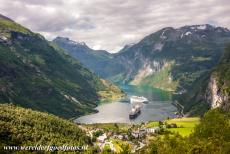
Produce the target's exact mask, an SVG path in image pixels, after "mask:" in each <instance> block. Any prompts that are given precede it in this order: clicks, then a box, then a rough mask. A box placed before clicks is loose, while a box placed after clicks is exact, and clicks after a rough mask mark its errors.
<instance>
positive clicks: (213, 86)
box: [205, 44, 230, 110]
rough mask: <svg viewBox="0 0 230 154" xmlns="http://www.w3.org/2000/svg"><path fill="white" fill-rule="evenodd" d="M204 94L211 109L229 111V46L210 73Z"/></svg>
mask: <svg viewBox="0 0 230 154" xmlns="http://www.w3.org/2000/svg"><path fill="white" fill-rule="evenodd" d="M205 92H206V95H205V96H206V97H205V100H206V102H208V103H209V105H210V107H211V108H216V107H221V108H223V109H224V110H229V109H230V44H229V45H228V46H227V48H226V50H225V53H224V55H223V58H222V59H221V62H220V64H219V65H218V66H217V67H216V68H215V69H214V71H213V72H212V74H211V77H210V79H209V84H208V86H207V89H206V91H205Z"/></svg>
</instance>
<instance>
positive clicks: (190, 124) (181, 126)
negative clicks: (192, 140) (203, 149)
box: [166, 117, 200, 136]
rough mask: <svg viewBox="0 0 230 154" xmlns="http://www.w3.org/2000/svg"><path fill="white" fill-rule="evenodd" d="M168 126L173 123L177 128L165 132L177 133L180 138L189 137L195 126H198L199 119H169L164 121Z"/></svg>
mask: <svg viewBox="0 0 230 154" xmlns="http://www.w3.org/2000/svg"><path fill="white" fill-rule="evenodd" d="M166 122H167V123H168V124H172V123H175V124H176V125H177V127H178V128H168V129H167V130H169V131H171V132H177V133H179V134H180V135H181V136H188V135H190V134H191V133H192V132H193V130H194V128H195V126H196V125H197V124H199V122H200V118H198V117H193V118H181V119H171V120H166Z"/></svg>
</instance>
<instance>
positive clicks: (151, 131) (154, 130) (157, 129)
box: [145, 126, 160, 133]
mask: <svg viewBox="0 0 230 154" xmlns="http://www.w3.org/2000/svg"><path fill="white" fill-rule="evenodd" d="M145 130H146V132H147V133H157V132H159V131H160V127H159V126H156V127H153V128H146V129H145Z"/></svg>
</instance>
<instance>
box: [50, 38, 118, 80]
mask: <svg viewBox="0 0 230 154" xmlns="http://www.w3.org/2000/svg"><path fill="white" fill-rule="evenodd" d="M53 42H54V43H56V44H57V45H58V46H59V47H61V48H63V49H64V50H66V51H67V52H68V53H69V54H70V55H72V56H73V57H75V58H76V59H78V60H79V61H80V62H81V63H82V64H84V66H86V67H87V68H88V69H90V70H91V71H92V72H94V73H95V74H97V75H99V76H100V77H103V78H107V77H108V76H113V75H115V74H117V73H118V72H120V71H122V65H121V64H118V63H116V61H114V60H113V55H112V54H110V53H109V52H107V51H104V50H93V49H91V48H89V47H88V46H87V45H86V44H85V43H82V42H75V41H72V40H70V39H69V38H64V37H57V38H55V39H54V40H53Z"/></svg>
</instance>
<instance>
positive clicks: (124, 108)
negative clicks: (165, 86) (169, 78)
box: [76, 86, 176, 123]
mask: <svg viewBox="0 0 230 154" xmlns="http://www.w3.org/2000/svg"><path fill="white" fill-rule="evenodd" d="M122 89H123V90H124V91H125V92H127V94H128V95H129V96H130V95H139V96H144V97H146V98H148V100H149V103H148V104H143V107H142V108H141V114H140V115H139V116H138V117H137V118H136V119H134V120H130V119H129V112H130V110H131V104H130V103H129V102H121V101H119V102H113V103H108V104H102V105H100V106H98V107H97V108H96V109H97V110H98V111H99V112H98V113H96V114H91V115H86V116H82V117H80V118H78V119H76V122H79V123H115V122H116V123H130V122H134V123H139V122H145V121H151V120H163V119H166V118H167V117H174V114H173V113H174V112H175V111H176V108H175V107H174V106H173V105H171V102H170V101H166V100H168V99H170V94H169V93H165V92H163V91H160V90H158V89H152V88H146V87H145V88H143V87H142V88H140V87H135V86H122ZM161 100H164V101H161Z"/></svg>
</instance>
